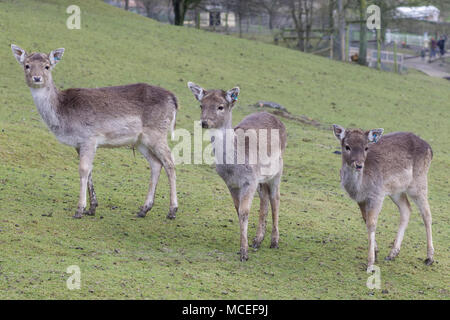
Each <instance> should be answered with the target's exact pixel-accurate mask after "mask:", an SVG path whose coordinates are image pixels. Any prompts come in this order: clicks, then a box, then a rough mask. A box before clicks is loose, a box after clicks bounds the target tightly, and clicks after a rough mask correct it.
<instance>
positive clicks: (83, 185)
mask: <svg viewBox="0 0 450 320" xmlns="http://www.w3.org/2000/svg"><path fill="white" fill-rule="evenodd" d="M95 148H96V146H95V144H94V143H92V144H87V145H84V146H82V147H80V148H79V155H80V164H79V167H78V172H79V174H80V197H79V200H78V208H77V212H76V213H75V215H74V216H73V217H74V218H77V219H80V218H81V217H82V216H83V213H84V209H85V208H86V191H87V183H88V180H89V179H88V178H89V173H90V172H91V171H92V163H93V161H94V156H95Z"/></svg>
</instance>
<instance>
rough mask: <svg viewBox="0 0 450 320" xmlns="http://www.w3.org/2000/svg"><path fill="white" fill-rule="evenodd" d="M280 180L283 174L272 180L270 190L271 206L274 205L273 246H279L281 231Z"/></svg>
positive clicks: (271, 243) (271, 244)
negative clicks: (279, 222)
mask: <svg viewBox="0 0 450 320" xmlns="http://www.w3.org/2000/svg"><path fill="white" fill-rule="evenodd" d="M280 180H281V174H280V175H279V176H278V177H277V178H276V179H275V180H274V181H273V182H272V184H271V185H270V190H269V199H270V206H271V207H272V240H271V242H270V247H271V248H278V240H279V238H280V233H279V231H278V213H279V209H280Z"/></svg>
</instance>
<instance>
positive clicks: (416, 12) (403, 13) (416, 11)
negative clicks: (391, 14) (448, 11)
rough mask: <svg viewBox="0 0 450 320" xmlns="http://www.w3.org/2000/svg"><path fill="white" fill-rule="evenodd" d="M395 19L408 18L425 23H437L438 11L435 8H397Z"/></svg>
mask: <svg viewBox="0 0 450 320" xmlns="http://www.w3.org/2000/svg"><path fill="white" fill-rule="evenodd" d="M395 13H396V17H397V18H408V19H416V20H426V21H433V22H438V21H439V15H440V11H439V9H438V8H436V7H435V6H422V7H398V8H397V9H396V12H395Z"/></svg>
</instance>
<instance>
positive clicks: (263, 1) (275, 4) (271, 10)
mask: <svg viewBox="0 0 450 320" xmlns="http://www.w3.org/2000/svg"><path fill="white" fill-rule="evenodd" d="M281 2H282V0H255V5H256V6H258V7H260V8H261V9H262V10H263V11H265V12H266V13H267V15H268V16H269V29H270V30H272V29H273V27H274V25H273V24H274V20H275V17H276V15H277V13H278V10H279V9H280V6H281Z"/></svg>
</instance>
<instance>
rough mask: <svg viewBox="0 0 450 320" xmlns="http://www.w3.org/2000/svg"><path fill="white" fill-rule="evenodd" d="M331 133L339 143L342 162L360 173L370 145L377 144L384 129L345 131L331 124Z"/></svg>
mask: <svg viewBox="0 0 450 320" xmlns="http://www.w3.org/2000/svg"><path fill="white" fill-rule="evenodd" d="M333 131H334V136H335V137H336V138H337V139H338V140H339V141H340V142H341V147H342V160H343V162H344V163H345V164H347V165H348V166H349V167H351V168H353V169H355V170H356V171H361V170H362V169H363V168H364V163H365V161H366V157H367V152H368V151H369V148H370V144H371V143H376V142H378V140H379V139H380V138H381V136H382V135H383V131H384V129H381V128H380V129H372V130H369V131H362V130H360V129H356V130H349V129H347V130H346V129H344V128H343V127H341V126H339V125H337V124H333Z"/></svg>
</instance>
